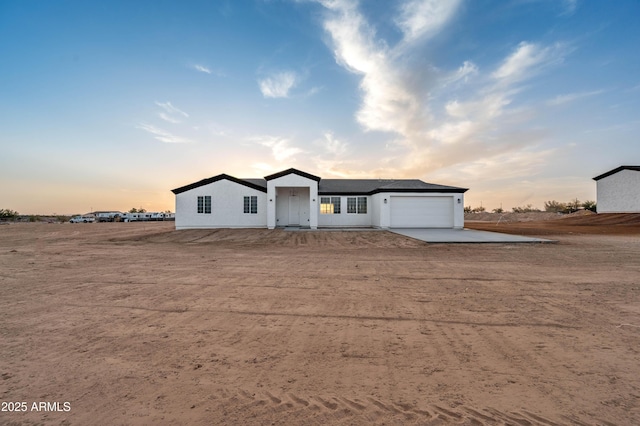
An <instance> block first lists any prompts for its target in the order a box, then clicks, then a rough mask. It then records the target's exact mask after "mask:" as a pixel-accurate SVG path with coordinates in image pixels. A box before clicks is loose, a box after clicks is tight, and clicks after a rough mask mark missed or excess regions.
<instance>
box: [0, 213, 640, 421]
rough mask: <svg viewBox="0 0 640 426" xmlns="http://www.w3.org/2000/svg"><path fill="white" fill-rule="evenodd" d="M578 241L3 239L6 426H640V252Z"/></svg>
mask: <svg viewBox="0 0 640 426" xmlns="http://www.w3.org/2000/svg"><path fill="white" fill-rule="evenodd" d="M540 226H542V225H540ZM567 226H569V225H567ZM576 226H577V225H576ZM630 228H633V226H631V227H630ZM569 232H570V231H566V230H565V231H559V232H558V233H557V234H553V235H554V239H557V240H558V241H559V242H558V244H450V245H447V244H426V243H422V242H420V241H415V240H412V239H409V238H405V237H402V236H400V235H396V234H391V233H388V232H385V231H368V232H367V231H358V232H327V231H324V232H321V231H308V232H288V231H283V230H275V231H268V230H193V231H175V230H173V224H172V223H147V224H143V223H138V224H136V223H101V224H76V225H73V224H14V225H4V226H0V402H2V404H3V405H2V408H3V409H9V408H12V407H14V408H15V407H16V405H15V404H10V403H21V402H26V411H19V412H7V411H0V424H27V425H30V424H73V425H88V424H94V425H117V424H131V425H149V424H154V425H163V424H166V425H175V424H196V425H211V424H249V425H262V424H266V425H270V424H286V425H290V424H304V425H324V424H339V425H340V424H342V425H368V424H420V425H429V424H467V425H485V424H486V425H493V424H513V425H547V426H549V425H556V424H577V425H582V424H588V425H592V424H616V425H637V424H640V352H639V351H640V236H639V235H638V234H634V233H632V232H630V233H616V232H612V233H609V234H593V233H592V234H589V233H571V234H570V233H569ZM543 235H544V237H549V235H552V234H548V233H547V234H543ZM34 402H36V405H35V406H34V405H33V403H34ZM40 402H45V403H50V404H49V405H47V404H45V405H44V409H42V410H41V411H40V410H39V408H40V405H38V403H40ZM54 403H59V404H54ZM65 403H68V404H65ZM17 406H18V407H21V405H20V404H18V405H17ZM34 407H35V409H34ZM53 409H55V410H53ZM52 410H53V411H52Z"/></svg>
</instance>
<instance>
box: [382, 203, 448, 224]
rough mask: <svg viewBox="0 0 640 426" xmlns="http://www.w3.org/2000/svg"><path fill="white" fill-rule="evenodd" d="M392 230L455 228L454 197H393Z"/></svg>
mask: <svg viewBox="0 0 640 426" xmlns="http://www.w3.org/2000/svg"><path fill="white" fill-rule="evenodd" d="M390 202H391V227H392V228H453V197H416V196H406V197H404V196H393V197H390Z"/></svg>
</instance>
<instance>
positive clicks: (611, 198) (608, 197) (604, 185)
mask: <svg viewBox="0 0 640 426" xmlns="http://www.w3.org/2000/svg"><path fill="white" fill-rule="evenodd" d="M593 180H595V181H596V194H597V195H596V196H597V210H598V213H640V166H620V167H617V168H615V169H613V170H610V171H608V172H607V173H603V174H601V175H600V176H596V177H594V178H593Z"/></svg>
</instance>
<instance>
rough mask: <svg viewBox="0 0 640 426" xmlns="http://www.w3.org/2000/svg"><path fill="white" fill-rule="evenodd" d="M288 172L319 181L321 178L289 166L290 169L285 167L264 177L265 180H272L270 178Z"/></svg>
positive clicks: (284, 174)
mask: <svg viewBox="0 0 640 426" xmlns="http://www.w3.org/2000/svg"><path fill="white" fill-rule="evenodd" d="M290 174H294V175H298V176H302V177H305V178H307V179H311V180H315V181H316V182H320V179H321V178H319V177H318V176H314V175H312V174H309V173H305V172H303V171H301V170H298V169H293V168H291V169H287V170H283V171H281V172H278V173H274V174H272V175H269V176H265V177H264V178H265V179H266V180H272V179H277V178H279V177H282V176H286V175H290Z"/></svg>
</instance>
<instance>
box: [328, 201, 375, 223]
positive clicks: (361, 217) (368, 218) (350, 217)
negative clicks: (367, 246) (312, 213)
mask: <svg viewBox="0 0 640 426" xmlns="http://www.w3.org/2000/svg"><path fill="white" fill-rule="evenodd" d="M362 196H363V195H359V196H357V195H349V196H346V195H320V197H340V213H339V214H320V199H319V198H318V203H317V204H318V206H317V209H316V213H317V214H318V226H325V227H331V226H353V227H358V226H374V225H373V223H372V217H373V216H374V215H373V213H372V211H373V205H372V204H373V202H372V200H371V198H372V197H371V196H368V195H366V196H365V197H367V213H366V214H365V213H347V198H350V197H356V198H357V197H362Z"/></svg>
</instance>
